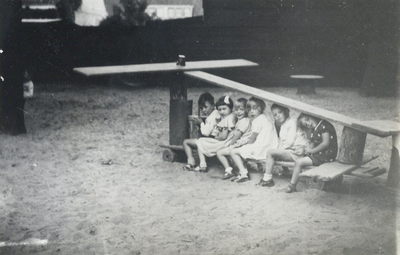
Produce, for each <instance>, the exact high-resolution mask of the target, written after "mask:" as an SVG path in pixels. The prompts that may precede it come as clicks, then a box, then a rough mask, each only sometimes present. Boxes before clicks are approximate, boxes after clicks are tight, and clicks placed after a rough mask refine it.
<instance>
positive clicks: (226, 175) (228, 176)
mask: <svg viewBox="0 0 400 255" xmlns="http://www.w3.org/2000/svg"><path fill="white" fill-rule="evenodd" d="M234 176H235V174H234V173H225V174H224V176H222V178H221V179H222V180H227V179H230V178H232V177H234Z"/></svg>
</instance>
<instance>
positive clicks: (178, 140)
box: [169, 100, 192, 145]
mask: <svg viewBox="0 0 400 255" xmlns="http://www.w3.org/2000/svg"><path fill="white" fill-rule="evenodd" d="M169 114H170V116H169V142H170V144H171V145H182V143H183V140H185V139H186V138H189V124H188V121H187V116H188V115H189V114H192V101H186V100H171V101H170V112H169Z"/></svg>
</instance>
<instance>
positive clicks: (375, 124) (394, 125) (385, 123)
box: [352, 120, 400, 137]
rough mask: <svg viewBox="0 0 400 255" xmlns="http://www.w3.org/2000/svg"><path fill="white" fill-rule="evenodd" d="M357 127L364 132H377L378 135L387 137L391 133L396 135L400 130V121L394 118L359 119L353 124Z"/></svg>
mask: <svg viewBox="0 0 400 255" xmlns="http://www.w3.org/2000/svg"><path fill="white" fill-rule="evenodd" d="M352 126H353V127H354V128H355V129H358V130H361V131H364V132H367V133H369V132H371V130H372V131H373V132H376V135H378V136H381V137H386V136H388V134H389V135H396V134H398V133H399V130H400V123H399V122H397V121H392V120H369V121H358V122H355V123H353V124H352Z"/></svg>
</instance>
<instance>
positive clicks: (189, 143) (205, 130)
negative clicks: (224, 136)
mask: <svg viewBox="0 0 400 255" xmlns="http://www.w3.org/2000/svg"><path fill="white" fill-rule="evenodd" d="M198 107H199V111H200V116H199V117H197V118H193V121H194V123H195V124H198V125H200V132H201V136H202V137H208V136H211V132H212V131H213V130H214V127H215V126H216V125H217V123H218V122H219V121H220V120H221V117H220V116H219V113H218V111H217V109H215V102H214V97H213V96H212V95H211V94H210V93H208V92H206V93H203V94H201V95H200V97H199V99H198ZM203 118H204V119H205V120H204V122H203ZM196 141H197V139H185V140H184V141H183V148H184V150H185V153H186V156H187V164H186V165H185V166H184V169H185V170H193V169H194V167H195V163H196V162H195V159H194V157H193V151H192V150H193V149H197V145H196Z"/></svg>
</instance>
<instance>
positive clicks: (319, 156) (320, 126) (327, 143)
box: [285, 113, 338, 193]
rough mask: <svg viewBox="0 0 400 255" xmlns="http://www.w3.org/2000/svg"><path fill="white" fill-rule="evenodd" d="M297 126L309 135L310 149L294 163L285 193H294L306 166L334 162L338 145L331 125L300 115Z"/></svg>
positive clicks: (312, 117) (306, 115)
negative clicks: (305, 130)
mask: <svg viewBox="0 0 400 255" xmlns="http://www.w3.org/2000/svg"><path fill="white" fill-rule="evenodd" d="M298 122H299V126H300V127H301V128H303V129H307V131H308V132H307V134H308V133H309V134H310V137H309V139H310V141H311V143H312V145H313V146H312V147H311V148H307V149H306V156H305V157H303V158H299V159H297V160H296V161H295V165H294V168H293V174H292V180H291V181H290V183H289V186H288V187H287V189H286V190H285V191H286V193H292V192H295V191H296V185H297V183H298V181H299V178H300V173H301V170H302V169H303V168H304V167H306V166H319V165H321V164H323V163H326V162H332V161H334V160H335V158H336V155H337V151H338V144H337V136H336V130H335V128H334V127H333V125H332V124H331V123H329V122H328V121H326V120H321V119H319V118H317V117H314V116H310V115H308V114H304V113H302V114H300V116H299V117H298Z"/></svg>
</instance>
